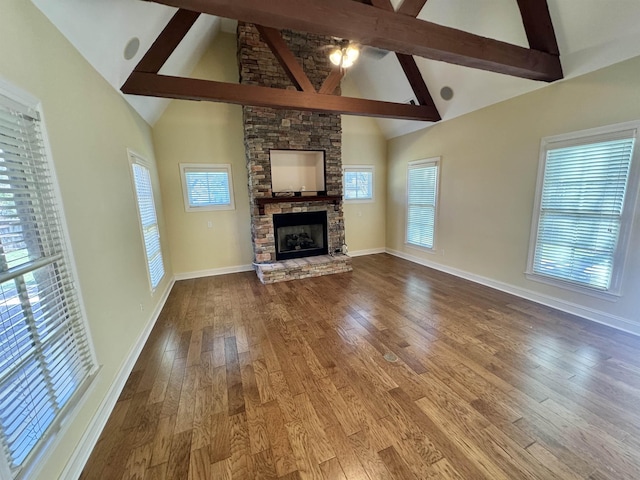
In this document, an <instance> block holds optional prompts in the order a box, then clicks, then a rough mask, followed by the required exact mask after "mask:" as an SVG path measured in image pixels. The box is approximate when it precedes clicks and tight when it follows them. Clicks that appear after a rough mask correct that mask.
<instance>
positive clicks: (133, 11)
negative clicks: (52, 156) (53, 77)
mask: <svg viewBox="0 0 640 480" xmlns="http://www.w3.org/2000/svg"><path fill="white" fill-rule="evenodd" d="M345 1H347V0H345ZM547 1H548V4H549V10H550V12H551V18H552V20H553V24H554V27H555V31H556V37H557V40H558V46H559V48H560V59H561V63H562V67H563V70H564V74H565V78H571V77H575V76H577V75H581V74H584V73H587V72H590V71H593V70H597V69H599V68H602V67H605V66H608V65H611V64H613V63H617V62H620V61H622V60H625V59H628V58H631V57H634V56H637V55H640V1H638V0H547ZM32 2H33V3H34V4H35V5H36V6H37V7H38V8H39V9H40V10H41V11H42V12H43V13H44V14H45V15H46V16H47V17H48V18H49V20H51V22H52V23H53V24H54V25H56V27H57V28H58V29H59V30H60V31H61V32H62V34H63V35H65V37H67V39H68V40H69V41H70V42H71V43H72V44H73V45H74V46H75V47H76V48H77V49H78V51H79V52H80V53H81V54H82V55H83V56H84V58H85V59H87V61H88V62H89V63H91V65H93V67H94V68H95V69H96V70H97V71H98V72H99V73H100V74H101V75H102V76H103V77H104V78H105V79H106V80H107V81H108V82H109V83H110V84H111V85H112V86H113V87H114V88H115V89H117V90H118V91H119V89H120V86H121V85H122V84H123V83H124V81H125V80H126V78H127V77H128V75H129V73H130V72H131V71H132V70H133V68H134V67H135V65H136V64H137V62H138V61H139V60H140V58H141V57H142V55H143V54H144V52H146V51H147V49H148V48H149V46H150V45H151V43H152V42H153V40H154V39H155V38H156V37H157V35H158V34H159V33H160V31H161V30H162V28H163V27H164V25H166V23H167V22H168V21H169V19H170V18H171V16H172V15H173V12H174V11H175V9H173V8H170V7H166V6H163V5H158V4H154V3H151V2H144V1H140V0H56V1H51V0H32ZM400 2H401V0H392V3H393V4H394V5H396V6H397V5H398V4H399V3H400ZM419 18H421V19H423V20H429V21H431V22H435V23H438V24H441V25H446V26H450V27H454V28H458V29H460V30H465V31H467V32H471V33H475V34H478V35H482V36H485V37H491V38H495V39H497V40H502V41H505V42H509V43H513V44H516V45H521V46H524V47H526V46H527V40H526V35H525V32H524V28H523V26H522V20H521V17H520V12H519V10H518V6H517V2H516V0H429V1H428V2H427V3H426V5H425V7H424V8H423V10H422V12H421V13H420V15H419ZM233 25H234V24H233V22H230V21H228V20H224V19H223V20H222V21H221V19H219V18H217V17H212V16H207V15H202V16H201V17H200V19H198V21H197V22H196V25H195V26H194V27H193V28H192V29H191V31H190V32H189V33H188V35H187V36H186V37H185V39H184V40H183V41H182V43H181V44H180V46H179V47H178V49H176V51H175V52H174V54H173V55H172V56H171V58H170V59H169V61H168V62H167V64H166V65H165V66H164V67H163V68H162V70H161V72H162V73H165V74H170V75H185V76H186V75H189V73H190V72H191V71H192V70H193V68H194V66H195V64H196V63H197V61H198V60H199V59H200V57H201V56H202V54H203V53H204V51H205V50H206V48H207V47H208V45H209V44H210V42H211V41H214V38H215V35H216V34H217V33H218V31H219V30H220V29H221V28H222V30H225V31H234V30H233V29H234V26H233ZM134 36H135V37H138V38H139V39H140V45H141V46H140V51H139V52H138V54H137V55H136V56H135V57H134V58H133V59H131V60H125V59H124V57H123V50H124V47H125V45H126V44H127V42H128V41H129V39H130V38H132V37H134ZM416 61H417V64H418V67H419V68H420V71H421V72H422V75H423V77H424V79H425V81H426V83H427V86H428V87H429V90H430V92H431V95H432V96H433V98H434V101H435V103H436V106H437V107H438V110H439V111H440V114H441V116H442V118H443V119H444V120H446V119H450V118H453V117H456V116H459V115H462V114H465V113H468V112H471V111H474V110H477V109H479V108H482V107H485V106H487V105H491V104H494V103H497V102H501V101H504V100H507V99H509V98H512V97H515V96H517V95H522V94H523V93H527V92H530V91H532V90H535V89H537V88H541V87H544V86H545V85H547V84H546V83H544V82H538V81H534V80H525V79H521V78H515V77H510V76H507V75H501V74H497V73H491V72H485V71H481V70H476V69H471V68H467V67H461V66H458V65H451V64H447V63H443V62H436V61H433V60H427V59H423V58H416ZM348 75H350V76H352V79H353V80H354V82H355V83H356V85H357V86H358V89H359V90H360V92H361V93H362V96H363V97H366V98H372V99H377V100H387V101H397V102H405V101H407V100H409V99H410V98H413V92H412V91H411V87H410V86H409V83H408V81H407V80H406V77H405V76H404V74H403V72H402V70H401V68H400V64H399V63H398V61H397V59H396V57H395V55H393V54H389V55H386V56H383V57H382V58H380V55H374V54H373V53H370V54H367V53H365V54H363V55H362V56H361V58H360V59H359V60H358V62H357V63H356V65H355V66H354V67H353V68H352V69H351V70H350V71H349V72H348ZM444 86H449V87H451V88H452V89H453V91H454V97H453V98H452V99H451V100H449V101H445V100H443V99H442V98H441V97H440V93H439V92H440V89H441V88H442V87H444ZM125 98H126V99H127V101H128V102H129V103H130V104H131V105H132V106H133V107H134V108H135V109H136V110H137V111H138V112H139V113H140V115H141V116H142V117H143V118H144V119H145V120H146V121H147V122H148V123H149V124H151V125H153V124H154V123H155V121H156V120H157V119H158V118H159V117H160V115H161V114H162V112H163V111H164V109H165V108H166V105H167V104H168V102H169V101H168V100H163V99H155V98H146V97H136V96H132V95H125ZM378 123H379V125H380V128H381V130H382V132H383V133H384V134H385V136H386V137H387V138H390V137H394V136H397V135H401V134H404V133H408V132H411V131H415V130H418V129H420V128H424V127H425V126H427V125H429V123H425V122H414V121H404V120H388V119H379V120H378Z"/></svg>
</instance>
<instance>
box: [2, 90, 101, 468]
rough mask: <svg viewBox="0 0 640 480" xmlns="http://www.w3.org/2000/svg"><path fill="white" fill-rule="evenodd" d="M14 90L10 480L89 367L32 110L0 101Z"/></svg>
mask: <svg viewBox="0 0 640 480" xmlns="http://www.w3.org/2000/svg"><path fill="white" fill-rule="evenodd" d="M12 91H13V89H12V88H11V89H10V90H9V89H7V90H5V87H3V85H2V84H0V443H1V448H0V477H1V478H7V479H8V478H13V477H16V476H18V475H19V474H20V473H21V472H22V473H24V471H25V470H26V469H27V468H28V466H29V463H30V461H31V459H33V458H34V457H35V456H36V455H37V451H38V450H39V449H40V448H41V447H42V446H44V445H45V444H46V443H47V440H48V439H49V438H50V437H51V436H52V434H53V432H55V431H56V429H57V426H58V425H59V424H60V422H61V420H62V419H63V418H64V417H65V415H66V413H67V412H68V410H69V409H70V408H71V406H72V405H73V404H74V403H75V402H76V401H77V399H78V398H79V396H80V395H81V392H83V391H84V389H85V388H86V386H87V384H88V382H89V379H90V375H91V374H92V373H93V370H94V365H95V361H94V358H93V354H92V352H91V348H90V344H89V340H88V337H87V333H86V330H85V326H84V318H83V314H82V308H81V305H80V300H79V298H78V296H77V293H76V288H75V286H74V273H73V271H72V266H71V263H70V259H69V256H68V254H69V252H68V250H67V247H66V240H65V236H66V232H65V231H64V226H63V222H62V212H61V210H60V207H59V205H60V204H59V200H58V193H57V190H56V189H57V186H56V180H55V174H54V171H53V166H52V164H51V163H50V160H49V157H48V154H47V151H46V147H45V144H46V142H45V140H44V126H43V125H42V122H41V120H40V114H39V111H38V110H37V107H36V105H37V102H36V101H35V100H28V101H23V100H20V101H16V99H15V98H14V97H12V98H9V97H8V96H6V95H12V96H13V93H12ZM5 94H6V95H5ZM19 95H20V96H24V95H21V94H19Z"/></svg>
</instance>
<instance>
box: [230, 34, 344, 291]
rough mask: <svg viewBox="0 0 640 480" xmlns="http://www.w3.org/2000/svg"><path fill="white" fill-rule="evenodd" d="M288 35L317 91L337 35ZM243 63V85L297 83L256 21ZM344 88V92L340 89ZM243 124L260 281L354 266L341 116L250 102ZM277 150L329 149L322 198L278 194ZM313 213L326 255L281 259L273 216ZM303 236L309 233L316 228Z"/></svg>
mask: <svg viewBox="0 0 640 480" xmlns="http://www.w3.org/2000/svg"><path fill="white" fill-rule="evenodd" d="M282 34H283V38H284V40H285V42H286V43H287V45H288V46H289V48H290V49H291V51H292V52H293V54H294V55H295V56H296V57H297V58H298V61H299V62H300V64H301V65H302V66H303V68H304V70H305V72H306V74H307V76H308V77H309V80H310V81H311V83H312V84H313V85H314V87H315V88H316V89H317V90H318V89H319V88H320V86H321V85H322V83H323V82H324V80H325V79H326V77H327V75H328V74H329V73H330V72H331V64H330V62H329V59H328V56H327V54H326V46H327V45H329V44H330V43H331V42H332V40H331V39H330V38H325V37H322V36H318V35H312V34H302V33H297V32H291V31H283V32H282ZM238 63H239V70H240V82H241V83H243V84H249V85H261V86H268V87H275V88H288V89H293V88H295V87H294V86H293V84H292V83H291V81H290V80H289V78H288V77H287V75H286V74H285V72H284V70H283V69H282V67H281V66H280V64H279V63H278V60H277V59H276V58H275V56H274V55H273V53H272V52H271V50H270V49H269V47H268V46H267V45H266V44H265V43H264V42H263V41H262V40H261V38H260V34H259V33H258V31H257V30H256V29H255V27H254V26H253V25H250V24H243V23H240V24H239V25H238ZM337 93H338V94H339V89H338V91H337ZM243 123H244V143H245V150H246V157H247V170H248V172H249V196H250V204H251V235H252V242H253V251H254V264H255V266H256V272H257V273H258V277H259V278H260V280H261V281H263V282H264V283H272V282H275V281H282V280H291V279H296V278H305V277H310V276H317V275H326V274H330V273H340V272H345V271H350V270H351V261H350V260H351V259H350V258H349V257H348V256H346V255H342V254H341V251H342V246H343V244H344V243H345V239H344V217H343V211H342V157H341V155H342V152H341V146H342V126H341V119H340V115H337V114H329V113H315V112H309V111H298V110H276V109H271V108H266V107H252V106H245V107H243ZM271 150H305V151H322V152H324V159H325V162H324V169H325V172H324V175H325V178H324V180H325V190H324V191H323V192H322V195H321V196H318V195H316V196H295V197H293V196H292V197H287V196H282V197H280V196H276V194H274V192H273V189H272V178H271V166H270V152H271ZM311 212H313V213H314V214H316V215H318V214H320V215H322V216H324V217H326V229H325V233H324V234H323V235H325V236H324V237H323V242H324V245H323V246H322V250H323V251H322V253H321V254H318V252H317V250H314V252H315V253H314V254H313V255H312V256H307V255H304V252H298V253H299V254H300V255H298V256H293V257H292V256H288V258H279V255H278V245H277V244H276V230H275V227H274V216H276V218H279V217H277V216H279V215H283V216H285V217H286V216H287V215H293V214H303V213H311ZM292 218H293V217H292ZM308 225H312V224H308ZM316 225H317V223H316ZM300 233H305V234H307V235H309V234H310V233H312V232H310V231H309V232H300ZM295 234H296V233H295V232H289V233H284V236H285V237H286V235H295ZM280 240H281V239H280V238H279V241H280ZM299 240H300V245H299V246H300V248H298V249H297V250H302V245H303V244H304V243H305V240H304V239H299ZM295 242H296V240H294V238H293V237H291V236H290V237H289V243H291V244H292V245H294V244H295ZM285 243H286V240H285ZM316 243H317V242H316ZM294 250H295V245H294ZM310 250H312V249H310ZM289 253H292V252H289ZM285 257H287V255H285Z"/></svg>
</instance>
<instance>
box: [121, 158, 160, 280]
mask: <svg viewBox="0 0 640 480" xmlns="http://www.w3.org/2000/svg"><path fill="white" fill-rule="evenodd" d="M129 157H130V159H131V168H132V169H133V183H134V185H135V190H136V198H137V199H138V213H139V215H140V226H141V227H142V238H143V241H144V250H145V253H146V255H147V268H148V272H149V280H150V282H151V289H152V290H153V289H155V288H156V287H157V286H158V284H159V283H160V280H162V277H164V262H163V260H162V249H161V248H160V229H159V228H158V217H157V215H156V205H155V202H154V200H153V190H152V187H151V173H150V172H149V169H148V168H147V167H146V165H145V164H144V160H143V159H141V158H140V157H138V156H137V155H135V154H134V153H132V152H129Z"/></svg>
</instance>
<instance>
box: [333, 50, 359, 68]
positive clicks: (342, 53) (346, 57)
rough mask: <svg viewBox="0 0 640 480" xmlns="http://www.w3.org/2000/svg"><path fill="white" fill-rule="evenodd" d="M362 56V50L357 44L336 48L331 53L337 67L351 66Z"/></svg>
mask: <svg viewBox="0 0 640 480" xmlns="http://www.w3.org/2000/svg"><path fill="white" fill-rule="evenodd" d="M359 56H360V50H358V47H356V46H355V45H349V46H347V47H343V48H336V49H334V50H333V51H332V52H331V54H330V55H329V60H331V63H333V64H334V65H335V66H336V67H340V68H349V67H350V66H351V65H353V64H354V63H355V61H356V60H357V59H358V57H359Z"/></svg>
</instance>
